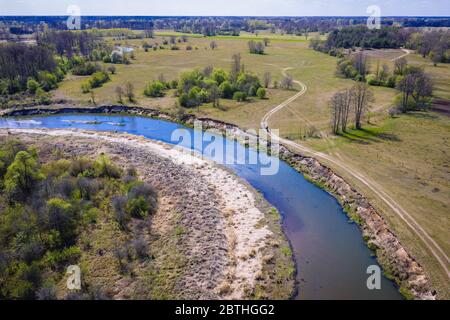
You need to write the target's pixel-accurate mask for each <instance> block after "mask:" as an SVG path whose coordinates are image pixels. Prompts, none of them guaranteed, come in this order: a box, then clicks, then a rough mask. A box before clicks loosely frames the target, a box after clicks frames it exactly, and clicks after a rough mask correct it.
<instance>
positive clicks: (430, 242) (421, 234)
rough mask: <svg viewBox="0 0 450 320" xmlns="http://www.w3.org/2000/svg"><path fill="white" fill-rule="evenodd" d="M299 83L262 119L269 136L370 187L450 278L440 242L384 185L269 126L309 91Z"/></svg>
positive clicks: (449, 261) (445, 256) (448, 261)
mask: <svg viewBox="0 0 450 320" xmlns="http://www.w3.org/2000/svg"><path fill="white" fill-rule="evenodd" d="M402 50H403V51H404V52H405V55H402V56H400V57H398V58H396V59H399V58H401V57H403V56H406V55H408V54H410V51H409V50H406V49H402ZM285 70H287V69H284V70H283V73H285ZM294 82H295V83H296V84H297V85H299V86H300V88H301V89H300V91H299V92H297V93H296V94H295V95H294V96H292V97H291V98H289V99H287V100H286V101H284V102H283V103H281V104H279V105H278V106H276V107H275V108H273V109H272V110H270V111H269V112H268V113H267V114H266V115H265V116H264V117H263V119H262V121H261V128H263V129H264V130H265V131H266V132H267V134H268V135H269V136H272V137H273V138H278V139H279V141H280V143H281V144H283V145H284V146H286V147H288V148H289V149H291V150H292V151H297V152H299V153H300V154H305V155H309V156H312V157H314V158H316V159H317V160H319V161H320V160H326V161H328V162H330V163H332V164H333V166H335V167H336V168H338V169H340V170H341V171H343V172H345V173H346V174H347V175H350V176H352V177H353V178H354V179H356V180H357V181H359V182H360V183H362V184H363V185H365V186H366V187H367V188H369V189H370V190H371V191H372V192H373V193H374V195H375V196H376V197H378V198H379V199H380V200H381V201H382V202H384V203H385V204H386V205H387V206H388V207H389V208H390V209H392V211H393V212H394V213H395V214H396V215H398V216H399V217H400V218H401V219H402V221H403V222H404V223H406V225H407V226H408V227H409V228H410V229H411V230H412V231H413V232H414V233H415V234H416V235H417V237H418V238H419V239H420V240H421V241H423V243H424V244H425V245H426V247H427V248H428V249H429V250H430V253H431V254H432V255H433V256H434V257H435V259H436V260H437V261H438V262H439V264H440V265H441V266H442V268H443V269H444V270H445V272H446V274H447V277H448V278H449V279H450V272H449V263H450V260H449V258H448V256H447V254H446V253H445V252H444V250H443V249H442V248H441V247H440V246H439V244H438V243H436V241H435V240H434V239H433V238H432V237H431V236H430V235H429V234H428V233H427V232H426V231H425V230H424V229H423V228H422V226H420V225H419V224H418V223H417V221H416V220H415V219H414V218H413V217H412V216H411V215H410V214H409V213H408V212H406V211H405V210H404V209H403V208H402V207H401V206H400V205H399V204H398V203H397V202H396V201H395V200H394V199H392V198H391V197H390V196H389V195H388V194H387V193H386V192H385V191H384V188H383V187H382V186H380V185H379V184H378V183H376V182H374V181H373V180H371V179H369V178H368V177H366V176H364V175H363V174H362V173H360V172H358V171H357V170H356V169H354V168H352V167H350V166H348V165H347V164H345V163H343V162H342V161H340V160H339V159H336V158H334V157H332V156H330V155H327V154H325V153H322V152H317V151H314V150H313V149H311V148H308V147H306V146H304V145H302V144H299V143H296V142H293V141H291V140H287V139H283V138H281V137H278V136H275V135H274V134H273V133H272V132H271V130H270V127H269V120H270V118H271V117H272V116H273V115H274V114H276V113H277V112H278V111H280V110H282V109H283V108H285V107H287V106H288V105H289V104H290V103H292V102H293V101H295V100H297V99H298V98H300V97H301V96H303V95H304V94H306V92H307V91H308V87H307V86H306V85H305V84H304V83H302V82H300V81H294Z"/></svg>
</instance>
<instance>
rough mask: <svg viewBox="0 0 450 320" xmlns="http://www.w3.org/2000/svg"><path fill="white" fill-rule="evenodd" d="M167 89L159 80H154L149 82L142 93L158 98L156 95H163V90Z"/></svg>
mask: <svg viewBox="0 0 450 320" xmlns="http://www.w3.org/2000/svg"><path fill="white" fill-rule="evenodd" d="M166 89H167V86H166V84H165V83H163V82H161V81H154V82H152V83H150V84H149V85H148V86H147V88H145V90H144V94H145V95H146V96H147V97H153V98H158V97H164V96H165V95H166V94H165V92H164V91H165V90H166Z"/></svg>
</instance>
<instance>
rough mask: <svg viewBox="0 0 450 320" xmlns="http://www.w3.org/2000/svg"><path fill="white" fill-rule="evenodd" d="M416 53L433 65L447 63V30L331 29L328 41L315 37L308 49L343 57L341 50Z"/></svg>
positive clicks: (449, 57)
mask: <svg viewBox="0 0 450 320" xmlns="http://www.w3.org/2000/svg"><path fill="white" fill-rule="evenodd" d="M403 46H404V47H406V48H409V49H412V50H417V52H418V53H420V54H421V55H422V56H423V57H424V58H425V57H428V58H430V59H431V60H432V61H433V62H434V64H435V65H436V64H437V63H439V62H443V63H447V62H450V30H438V31H437V30H434V31H426V30H418V29H413V28H393V27H389V28H387V27H385V28H381V29H375V30H369V29H368V28H367V27H365V26H356V27H348V28H343V29H339V30H334V31H333V32H331V33H330V34H329V35H328V38H327V40H321V39H320V38H319V37H315V38H314V39H311V41H310V47H311V48H312V49H314V50H316V51H321V52H325V53H328V54H330V55H332V56H338V57H342V56H343V53H342V48H346V49H354V48H375V49H381V48H400V47H403Z"/></svg>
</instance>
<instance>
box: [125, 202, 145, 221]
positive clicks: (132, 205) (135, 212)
mask: <svg viewBox="0 0 450 320" xmlns="http://www.w3.org/2000/svg"><path fill="white" fill-rule="evenodd" d="M126 212H127V213H128V214H129V215H130V216H132V217H133V218H137V219H143V218H146V217H147V216H148V213H149V206H148V204H147V201H146V200H145V198H144V197H142V196H140V197H137V198H131V199H130V200H128V202H127V207H126Z"/></svg>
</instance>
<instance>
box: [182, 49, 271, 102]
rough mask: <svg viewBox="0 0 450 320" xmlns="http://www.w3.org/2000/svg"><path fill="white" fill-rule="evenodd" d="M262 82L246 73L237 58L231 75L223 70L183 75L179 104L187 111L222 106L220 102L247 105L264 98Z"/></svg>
mask: <svg viewBox="0 0 450 320" xmlns="http://www.w3.org/2000/svg"><path fill="white" fill-rule="evenodd" d="M261 88H262V85H261V82H260V80H259V78H258V77H257V76H256V75H254V74H252V73H250V72H245V71H243V68H242V65H241V63H240V56H239V55H235V56H233V64H232V68H231V71H230V72H227V71H225V70H223V69H220V68H210V67H208V68H205V69H204V70H203V71H200V70H198V69H196V70H193V71H190V72H185V73H183V74H181V76H180V79H179V81H178V86H177V92H178V95H179V104H180V105H181V106H183V107H186V108H192V107H198V106H200V105H202V104H203V103H212V104H213V106H218V105H219V99H220V98H222V99H234V100H236V101H245V100H247V98H248V97H260V98H264V97H265V96H266V95H265V91H261V90H260V91H259V94H258V90H259V89H261Z"/></svg>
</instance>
